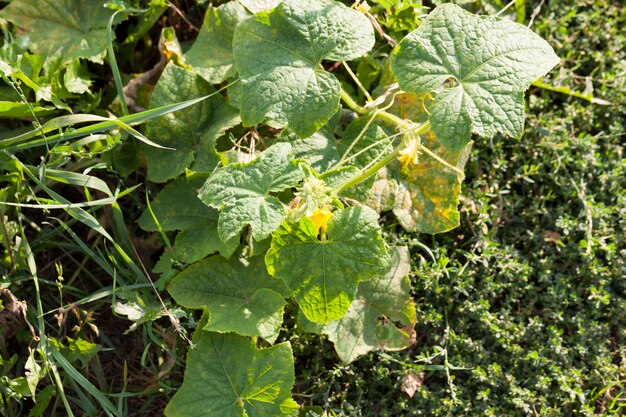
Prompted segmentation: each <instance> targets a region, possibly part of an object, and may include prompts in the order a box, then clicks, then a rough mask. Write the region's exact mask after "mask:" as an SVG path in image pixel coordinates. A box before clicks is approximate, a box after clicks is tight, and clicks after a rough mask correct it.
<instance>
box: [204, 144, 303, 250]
mask: <svg viewBox="0 0 626 417" xmlns="http://www.w3.org/2000/svg"><path fill="white" fill-rule="evenodd" d="M303 178H304V174H303V173H302V171H301V170H300V169H299V168H298V165H297V164H296V163H295V162H294V161H293V160H292V154H291V146H290V145H289V144H288V143H277V144H275V145H273V146H271V147H269V148H268V149H267V150H265V151H264V152H263V153H262V154H261V155H260V156H259V157H258V158H257V159H255V160H254V161H252V162H250V163H247V164H230V165H227V166H225V167H223V168H219V169H218V170H216V171H215V172H214V173H213V174H211V176H210V177H209V178H208V179H207V181H206V183H205V184H204V186H203V187H202V189H201V190H200V198H201V199H202V201H203V202H204V203H205V204H206V205H208V206H210V207H213V208H216V209H218V210H219V211H220V214H219V221H218V225H217V230H218V232H219V236H220V238H221V239H222V240H223V241H228V240H230V239H232V238H233V237H235V236H238V235H239V233H240V232H241V230H242V229H243V228H244V227H245V226H246V225H249V226H250V227H251V228H252V236H253V237H254V239H255V240H257V241H261V240H263V239H265V238H266V237H268V236H269V235H270V234H271V233H272V232H273V231H274V230H276V229H277V228H278V226H280V224H281V223H282V221H283V220H284V219H285V217H286V211H285V206H284V204H283V203H282V202H281V201H280V200H279V199H278V198H277V197H275V196H273V195H271V193H276V192H279V191H283V190H284V189H285V188H289V187H293V186H295V185H296V184H297V183H298V182H299V181H301V180H302V179H303Z"/></svg>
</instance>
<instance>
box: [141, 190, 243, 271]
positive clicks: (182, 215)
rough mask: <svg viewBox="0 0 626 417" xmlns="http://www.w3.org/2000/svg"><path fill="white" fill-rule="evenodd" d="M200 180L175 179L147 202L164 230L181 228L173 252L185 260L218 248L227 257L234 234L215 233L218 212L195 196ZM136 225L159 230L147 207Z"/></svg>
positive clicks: (234, 243)
mask: <svg viewBox="0 0 626 417" xmlns="http://www.w3.org/2000/svg"><path fill="white" fill-rule="evenodd" d="M201 185H202V181H198V180H190V179H182V178H181V179H178V180H175V181H173V182H171V183H169V184H168V185H167V186H166V187H165V188H163V190H161V192H160V193H159V194H158V195H157V196H156V198H155V199H154V200H153V201H151V203H150V206H151V207H152V211H153V212H154V215H155V217H156V219H157V221H158V222H159V224H160V225H161V228H162V229H163V230H164V231H170V230H180V231H181V232H180V233H179V234H178V236H177V237H176V243H175V247H176V255H177V258H178V260H180V261H182V262H185V263H193V262H196V261H199V260H200V259H202V258H204V257H205V256H207V255H209V254H211V253H215V252H219V253H220V254H222V256H224V257H226V258H228V257H230V256H231V255H232V254H233V252H235V250H236V249H237V246H239V239H238V238H237V237H235V238H233V239H229V240H227V241H225V242H223V241H222V240H221V239H220V238H219V236H218V234H217V219H218V213H217V211H215V210H214V209H212V208H209V207H207V206H206V205H205V204H203V203H202V201H200V199H199V198H198V192H197V189H198V188H199V187H200V186H201ZM137 222H138V223H139V227H141V228H142V229H143V230H146V231H149V232H155V231H157V230H158V227H157V225H156V223H155V222H154V220H153V218H152V215H151V214H150V211H149V210H148V209H146V210H145V211H144V212H143V213H142V214H141V216H140V217H139V219H138V220H137Z"/></svg>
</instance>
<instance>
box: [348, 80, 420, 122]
mask: <svg viewBox="0 0 626 417" xmlns="http://www.w3.org/2000/svg"><path fill="white" fill-rule="evenodd" d="M341 99H342V100H343V101H344V103H346V104H347V105H348V107H350V109H352V110H353V111H355V112H356V113H358V114H360V115H366V114H370V113H372V111H370V110H368V109H366V108H365V107H363V106H359V104H358V103H357V102H356V101H355V100H354V99H353V98H352V96H350V94H348V93H347V92H346V91H345V90H344V89H343V88H342V89H341ZM375 117H376V118H377V119H381V120H383V121H385V122H388V123H391V124H394V125H396V126H398V127H399V128H405V129H406V128H408V126H409V123H408V122H407V121H406V120H404V119H403V118H401V117H398V116H396V115H395V114H391V113H389V112H386V111H384V110H379V111H377V112H376V113H375Z"/></svg>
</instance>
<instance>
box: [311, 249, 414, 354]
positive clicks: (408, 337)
mask: <svg viewBox="0 0 626 417" xmlns="http://www.w3.org/2000/svg"><path fill="white" fill-rule="evenodd" d="M392 255H393V256H392V261H391V264H392V266H391V270H390V271H389V272H388V273H387V274H385V275H381V276H378V277H375V278H373V279H371V280H369V281H365V282H362V283H360V284H359V290H358V293H357V296H356V299H355V300H354V301H353V302H352V304H351V305H350V308H349V309H348V312H347V313H346V315H345V316H343V317H342V318H341V319H339V320H337V321H331V322H330V323H328V324H327V325H325V326H323V327H322V328H318V329H317V331H318V332H321V333H324V334H327V335H328V338H329V340H330V341H332V342H333V344H334V345H335V350H336V351H337V354H338V355H339V357H340V358H341V360H342V361H344V362H346V363H348V362H352V361H354V360H355V359H356V358H358V357H359V356H361V355H364V354H365V353H367V352H369V351H371V350H377V349H382V350H399V349H404V348H406V347H407V346H409V345H410V344H411V343H412V337H413V326H414V324H415V320H416V317H415V304H414V303H413V301H412V298H411V293H410V290H411V283H410V281H409V278H408V275H409V272H410V262H409V251H408V249H407V248H406V247H398V248H396V249H395V250H394V251H393V254H392ZM301 320H306V319H301ZM396 323H397V325H396ZM305 327H306V324H305Z"/></svg>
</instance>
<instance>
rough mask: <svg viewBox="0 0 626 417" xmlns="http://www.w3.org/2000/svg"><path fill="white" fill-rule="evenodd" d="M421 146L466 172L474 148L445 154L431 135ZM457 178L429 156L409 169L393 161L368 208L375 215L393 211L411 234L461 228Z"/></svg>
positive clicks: (378, 181)
mask: <svg viewBox="0 0 626 417" xmlns="http://www.w3.org/2000/svg"><path fill="white" fill-rule="evenodd" d="M422 144H423V145H425V146H426V147H427V148H428V149H430V150H431V151H433V152H434V153H435V154H436V155H437V156H439V157H441V158H442V159H444V160H445V161H447V162H448V163H449V164H451V165H453V166H456V167H457V168H459V169H461V170H462V169H463V167H464V166H465V163H466V162H467V159H468V157H469V153H470V149H471V145H467V146H466V147H465V149H462V150H460V151H458V152H450V151H448V150H446V149H445V148H444V147H443V146H441V144H440V143H439V142H438V141H437V140H436V138H435V137H434V135H433V134H432V133H429V134H426V135H423V136H422ZM460 193H461V182H460V180H459V178H458V175H457V174H456V173H455V172H453V171H452V170H450V169H449V168H446V167H445V166H444V165H442V164H441V163H440V162H439V161H436V160H435V159H433V158H432V157H430V156H428V155H427V154H421V155H420V159H419V162H418V164H416V165H412V166H411V167H410V168H409V169H403V167H402V166H401V165H400V164H399V163H398V161H394V162H392V163H391V164H389V165H387V167H385V168H383V169H382V170H381V171H380V172H379V174H378V177H377V179H376V181H375V182H374V185H373V186H372V189H371V190H370V194H369V198H368V201H367V205H368V206H370V207H371V208H373V209H374V210H376V211H386V210H393V213H394V214H395V215H396V217H397V219H398V221H399V222H400V224H401V225H402V227H404V229H405V230H406V231H408V232H423V233H431V234H435V233H443V232H447V231H448V230H452V229H454V228H456V227H458V226H459V211H458V209H457V206H458V205H459V194H460Z"/></svg>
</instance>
